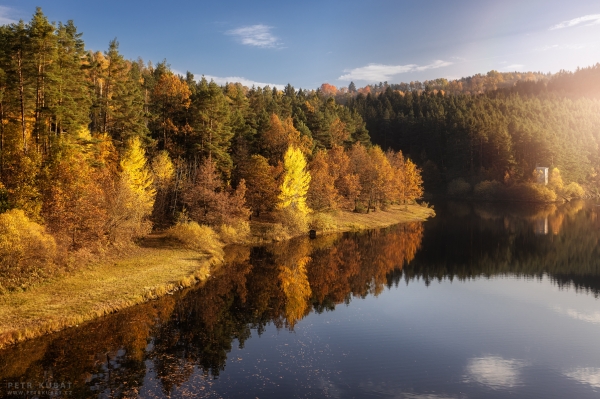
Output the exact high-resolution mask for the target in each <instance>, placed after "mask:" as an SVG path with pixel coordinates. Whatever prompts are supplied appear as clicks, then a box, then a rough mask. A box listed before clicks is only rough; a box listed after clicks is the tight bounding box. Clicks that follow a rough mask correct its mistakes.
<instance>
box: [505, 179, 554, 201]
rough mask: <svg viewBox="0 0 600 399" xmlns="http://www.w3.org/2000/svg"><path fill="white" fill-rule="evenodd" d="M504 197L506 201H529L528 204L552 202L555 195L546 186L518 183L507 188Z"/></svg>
mask: <svg viewBox="0 0 600 399" xmlns="http://www.w3.org/2000/svg"><path fill="white" fill-rule="evenodd" d="M504 191H505V196H506V198H507V199H511V200H519V201H529V202H554V201H556V193H555V192H554V191H552V190H551V189H549V188H548V187H546V186H543V185H541V184H537V183H519V184H515V185H514V186H510V187H507V188H506V190H504Z"/></svg>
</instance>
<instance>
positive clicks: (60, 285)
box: [0, 205, 434, 348]
mask: <svg viewBox="0 0 600 399" xmlns="http://www.w3.org/2000/svg"><path fill="white" fill-rule="evenodd" d="M433 215H434V212H433V210H432V209H429V208H425V207H421V206H418V205H409V206H406V207H405V206H404V205H402V206H391V207H390V208H389V209H387V210H386V211H381V210H378V211H376V212H370V213H369V214H359V213H353V212H347V211H338V212H336V213H332V214H329V215H328V220H329V221H330V223H329V224H328V226H327V229H325V230H323V231H320V232H319V234H322V233H328V232H335V231H357V230H364V229H374V228H380V227H387V226H390V225H393V224H397V223H403V222H411V221H419V220H425V219H427V218H428V217H431V216H433ZM253 224H254V226H253V232H256V234H258V236H253V237H251V238H250V240H249V243H258V242H263V243H264V242H267V240H266V239H265V237H263V236H261V234H262V233H261V232H262V231H263V230H265V229H268V227H269V226H271V227H272V225H271V224H269V223H266V222H260V221H258V222H253ZM219 262H221V257H219V256H211V255H206V254H202V253H199V252H198V251H193V250H189V249H183V248H181V247H180V246H174V245H173V242H172V241H169V240H166V239H164V237H162V236H160V235H154V236H151V237H150V238H149V239H147V240H146V241H145V242H144V243H143V246H142V247H139V248H135V249H133V250H131V251H130V252H129V253H128V254H127V255H125V256H122V257H119V258H115V259H112V260H111V259H106V260H103V261H102V262H100V263H96V264H89V265H86V266H84V267H82V268H80V269H78V270H77V271H74V272H72V273H69V274H65V275H62V276H59V277H55V278H53V279H51V280H48V281H46V282H44V283H43V284H40V285H37V286H34V287H32V288H30V289H27V290H26V291H22V292H11V293H8V294H5V295H2V296H0V348H2V347H4V346H7V345H10V344H12V343H16V342H19V341H22V340H25V339H29V338H34V337H36V336H40V335H43V334H46V333H50V332H54V331H58V330H61V329H64V328H68V327H71V326H76V325H78V324H80V323H82V322H84V321H87V320H91V319H94V318H97V317H101V316H103V315H105V314H108V313H112V312H115V311H117V310H120V309H123V308H126V307H129V306H132V305H136V304H139V303H142V302H146V301H148V300H150V299H153V298H156V297H158V296H162V295H165V294H167V293H169V292H172V291H175V290H178V289H181V288H184V287H189V286H191V285H194V284H196V283H197V282H199V281H203V280H205V279H206V278H207V277H208V276H209V275H210V271H211V267H214V266H215V265H217V264H218V263H219Z"/></svg>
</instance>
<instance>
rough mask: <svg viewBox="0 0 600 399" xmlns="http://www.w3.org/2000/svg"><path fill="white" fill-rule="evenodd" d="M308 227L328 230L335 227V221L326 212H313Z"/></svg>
mask: <svg viewBox="0 0 600 399" xmlns="http://www.w3.org/2000/svg"><path fill="white" fill-rule="evenodd" d="M309 227H310V228H311V229H313V230H320V231H329V230H333V229H335V227H336V225H335V221H334V219H333V217H332V216H331V215H330V214H328V213H320V212H319V213H314V214H313V215H312V218H311V221H310V223H309Z"/></svg>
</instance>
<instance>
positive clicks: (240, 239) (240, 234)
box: [219, 222, 250, 244]
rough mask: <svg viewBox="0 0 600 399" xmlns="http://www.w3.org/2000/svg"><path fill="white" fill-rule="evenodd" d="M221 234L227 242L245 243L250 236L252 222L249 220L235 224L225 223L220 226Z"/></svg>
mask: <svg viewBox="0 0 600 399" xmlns="http://www.w3.org/2000/svg"><path fill="white" fill-rule="evenodd" d="M219 236H220V237H221V241H223V242H224V243H225V244H244V243H246V242H247V240H248V237H249V236H250V224H249V223H248V222H239V223H237V224H236V225H234V226H232V225H229V224H223V225H221V227H220V228H219Z"/></svg>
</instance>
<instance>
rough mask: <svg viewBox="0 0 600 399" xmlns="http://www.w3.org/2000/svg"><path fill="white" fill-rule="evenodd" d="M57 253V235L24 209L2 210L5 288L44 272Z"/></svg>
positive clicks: (0, 270)
mask: <svg viewBox="0 0 600 399" xmlns="http://www.w3.org/2000/svg"><path fill="white" fill-rule="evenodd" d="M55 256H56V242H55V241H54V237H52V236H51V235H50V234H48V233H46V231H45V229H44V227H43V226H40V225H39V224H37V223H35V222H33V221H31V220H29V218H28V217H27V216H26V215H25V212H23V211H22V210H21V209H12V210H10V211H8V212H5V213H3V214H0V280H1V281H2V285H4V288H8V289H13V288H16V287H18V286H22V285H23V284H25V283H26V282H27V281H31V280H32V279H35V278H37V277H40V275H41V274H45V273H46V272H47V270H44V269H47V268H48V266H49V265H50V264H51V263H52V261H53V260H54V257H55ZM0 289H1V286H0Z"/></svg>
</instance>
